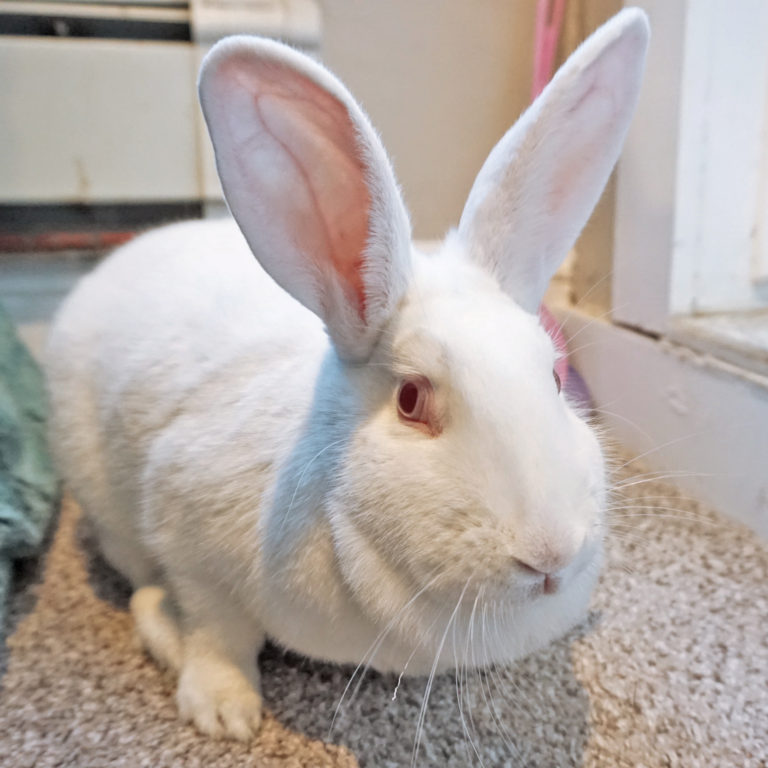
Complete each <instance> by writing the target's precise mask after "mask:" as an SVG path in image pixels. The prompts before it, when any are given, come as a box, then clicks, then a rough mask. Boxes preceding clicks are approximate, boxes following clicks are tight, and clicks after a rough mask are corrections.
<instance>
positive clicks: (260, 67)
mask: <svg viewBox="0 0 768 768" xmlns="http://www.w3.org/2000/svg"><path fill="white" fill-rule="evenodd" d="M199 91H200V101H201V104H202V107H203V112H204V114H205V119H206V122H207V124H208V130H209V132H210V134H211V139H212V141H213V146H214V149H215V153H216V166H217V169H218V172H219V177H220V178H221V183H222V186H223V188H224V194H225V196H226V198H227V203H228V204H229V207H230V210H231V211H232V214H233V215H234V217H235V219H236V220H237V222H238V224H239V226H240V229H241V230H242V232H243V234H244V235H245V238H246V240H247V241H248V244H249V245H250V247H251V249H252V250H253V252H254V254H255V255H256V258H257V259H258V260H259V262H260V263H261V265H262V266H263V267H264V268H265V269H266V271H267V272H269V274H270V275H272V277H273V278H274V279H275V280H276V281H277V282H278V283H279V284H280V285H281V286H282V287H283V288H285V289H286V290H287V291H288V292H289V293H291V294H292V295H293V296H294V297H295V298H297V299H298V300H299V301H301V302H302V303H303V304H304V305H305V306H306V307H307V308H309V309H311V310H312V311H313V312H315V313H316V314H317V315H318V316H319V317H320V318H321V319H322V320H323V321H324V322H325V324H326V327H327V328H328V331H329V333H330V336H331V338H332V340H333V342H334V344H335V346H336V348H337V350H338V352H339V354H340V355H341V356H342V357H344V358H346V359H352V360H360V359H365V358H366V357H367V356H368V355H369V354H370V351H371V348H372V347H373V344H374V343H375V341H376V338H377V337H378V335H379V333H380V331H381V328H382V325H383V324H384V322H386V320H387V318H388V317H389V316H390V315H391V313H392V311H393V309H394V307H395V305H396V303H397V301H398V300H399V299H400V297H401V295H402V293H403V291H404V290H405V286H406V283H407V279H408V274H409V269H410V244H411V241H410V224H409V221H408V214H407V213H406V211H405V208H404V206H403V203H402V200H401V198H400V194H399V191H398V188H397V185H396V183H395V178H394V174H393V172H392V168H391V166H390V164H389V161H388V159H387V156H386V154H385V152H384V149H383V147H382V146H381V143H380V141H379V139H378V137H377V136H376V134H375V132H374V131H373V129H372V128H371V126H370V124H369V122H368V119H367V118H366V117H365V115H364V114H363V112H362V110H361V109H360V108H359V107H358V106H357V104H356V102H355V101H354V99H353V98H352V96H351V95H350V94H349V92H348V91H347V90H346V89H345V88H344V86H343V85H342V84H341V83H340V82H339V81H338V80H337V79H336V78H335V77H334V76H333V75H331V74H330V73H329V72H328V71H327V70H326V69H324V68H323V67H322V66H320V65H319V64H317V63H316V62H314V61H312V60H311V59H309V58H308V57H307V56H304V55H303V54H301V53H298V52H297V51H294V50H293V49H291V48H288V47H287V46H285V45H281V44H280V43H276V42H274V41H270V40H264V39H260V38H253V37H244V36H243V37H232V38H228V39H226V40H224V41H222V42H221V43H219V44H217V45H216V46H215V47H214V48H213V49H212V50H211V52H210V53H209V54H208V56H207V57H206V59H205V61H204V62H203V66H202V69H201V73H200V81H199Z"/></svg>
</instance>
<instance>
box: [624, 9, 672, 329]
mask: <svg viewBox="0 0 768 768" xmlns="http://www.w3.org/2000/svg"><path fill="white" fill-rule="evenodd" d="M633 4H636V5H639V6H641V7H642V8H644V9H645V11H646V12H647V13H648V16H649V19H650V23H651V43H650V47H649V49H648V58H647V64H646V72H645V79H644V82H643V88H642V90H641V92H640V99H639V102H638V106H637V111H636V113H635V117H634V119H633V121H632V125H631V127H630V130H629V135H628V136H627V141H626V144H625V146H624V151H623V153H622V156H621V160H620V161H619V168H618V177H617V185H616V212H615V230H614V266H613V287H612V294H613V313H614V317H615V318H616V319H617V320H619V321H621V322H624V323H627V324H628V325H633V326H637V327H640V328H646V329H649V330H652V331H658V332H661V331H663V329H664V326H665V324H666V319H667V316H668V315H669V275H670V272H671V258H672V243H673V238H674V216H675V195H676V183H677V180H676V158H677V153H678V139H677V125H678V114H679V110H680V82H681V72H682V63H683V62H682V45H681V40H682V37H683V29H684V23H685V14H686V8H687V2H682V0H680V1H678V0H675V2H670V1H669V0H641V2H637V3H633Z"/></svg>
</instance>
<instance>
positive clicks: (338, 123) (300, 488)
mask: <svg viewBox="0 0 768 768" xmlns="http://www.w3.org/2000/svg"><path fill="white" fill-rule="evenodd" d="M646 36H647V25H646V21H645V18H644V16H643V15H642V14H641V13H640V12H638V11H624V12H622V13H621V14H619V15H618V16H617V17H616V18H615V19H614V20H613V21H612V22H609V24H608V25H606V27H604V28H603V29H601V30H600V31H598V32H597V33H596V35H595V36H594V37H593V38H592V39H591V40H590V41H588V42H587V43H586V44H585V45H584V46H583V47H582V48H581V49H579V51H578V52H577V53H576V54H575V55H574V57H573V58H572V59H571V60H570V61H569V63H568V64H567V65H566V69H565V71H566V73H567V76H566V75H560V76H559V78H560V80H559V82H560V83H561V84H562V85H557V82H558V81H557V80H556V83H555V84H553V86H552V87H551V88H550V89H548V91H547V92H546V93H545V95H544V97H543V98H544V104H543V106H538V107H533V108H532V110H531V111H529V113H527V114H526V117H525V118H524V119H523V123H522V127H521V128H519V129H513V131H515V130H517V131H518V132H519V133H518V136H517V138H515V139H514V141H513V142H512V143H513V144H514V145H515V147H516V149H515V151H513V152H507V150H506V149H505V147H506V146H507V145H508V144H509V143H510V141H511V140H510V139H509V138H508V137H509V135H510V134H508V135H507V137H505V138H504V139H502V142H501V144H500V145H499V146H500V147H501V149H498V148H497V150H494V152H493V153H492V155H491V158H490V159H489V161H488V163H486V166H485V167H484V169H483V171H482V172H481V174H480V177H479V179H478V182H477V184H476V185H475V189H474V190H473V192H472V195H471V196H470V200H469V201H468V203H467V210H466V211H465V215H464V217H463V218H462V224H461V226H460V228H459V230H458V232H456V233H453V234H452V235H451V236H449V238H448V239H447V241H446V243H445V245H444V247H443V249H442V250H441V252H440V253H438V254H436V255H434V256H430V257H426V256H424V255H421V254H419V253H417V252H416V251H414V250H413V249H412V248H411V247H410V245H409V233H408V221H407V215H406V214H405V211H404V209H403V207H402V203H401V202H400V197H399V193H398V190H397V188H396V186H395V182H394V178H393V176H392V172H391V169H390V166H389V163H388V161H387V159H386V156H385V154H384V151H383V149H382V148H381V146H380V143H379V141H378V139H377V137H376V135H375V134H374V132H373V130H372V129H371V128H370V126H369V125H368V122H367V119H366V118H365V117H364V116H363V114H362V112H361V111H360V109H359V107H357V105H356V104H355V102H354V101H353V100H352V97H351V96H350V95H349V94H348V93H347V91H346V90H345V89H344V88H343V86H342V85H341V84H340V83H339V82H338V81H337V80H336V79H335V78H333V76H332V75H330V74H329V73H328V72H327V71H325V70H324V69H323V68H322V67H321V66H320V65H318V64H316V63H314V62H312V61H311V60H309V59H307V58H305V57H303V56H301V55H300V54H298V53H296V52H295V51H292V50H290V49H288V48H286V47H284V46H282V45H279V44H277V43H274V42H269V41H264V40H259V39H256V38H236V39H234V40H231V41H224V42H222V43H220V44H219V45H217V46H216V47H215V48H214V49H213V51H212V52H211V54H210V55H209V57H208V58H207V59H206V62H205V63H204V66H203V71H202V75H201V98H202V102H203V105H204V108H205V113H206V119H207V120H208V123H209V127H210V129H211V134H212V137H213V140H214V144H215V147H216V153H217V162H218V165H219V170H220V174H221V176H222V180H223V183H224V188H225V190H226V194H227V199H228V202H229V204H230V206H231V208H232V211H233V213H234V215H235V218H236V219H237V221H238V224H239V226H240V228H241V229H242V231H243V232H244V234H245V238H244V237H243V235H241V233H240V231H239V230H238V227H237V225H236V224H235V223H234V222H233V221H231V220H226V221H222V222H193V223H186V224H179V225H175V226H171V227H167V228H165V229H162V230H158V231H155V232H150V233H148V234H146V235H144V236H142V237H140V238H138V239H136V240H135V241H133V242H132V243H130V244H129V245H127V246H125V247H123V248H121V249H119V250H118V251H117V252H116V253H115V254H114V255H113V256H112V257H110V258H109V259H107V260H106V261H105V262H104V263H103V264H102V265H101V266H100V267H99V268H98V269H96V270H95V271H94V272H93V273H92V274H91V275H90V276H89V277H87V278H86V279H85V280H83V281H82V283H81V284H80V286H79V287H78V288H77V289H76V291H75V292H74V293H73V295H72V296H71V297H70V298H69V299H68V300H67V302H66V303H65V305H64V307H63V308H62V310H61V312H60V315H59V317H58V319H57V321H56V323H55V325H54V328H53V331H52V334H51V338H50V344H49V365H48V373H49V381H50V390H51V398H52V406H53V419H52V438H53V444H54V447H55V451H56V454H57V457H58V461H59V465H60V467H61V470H62V472H63V474H64V477H65V478H66V479H67V481H68V483H69V485H70V487H71V488H72V490H73V492H74V494H75V495H76V497H77V498H78V500H79V501H80V503H81V504H82V506H83V508H84V509H85V511H86V513H87V514H88V515H89V516H90V517H91V518H92V519H93V521H94V523H95V525H96V528H97V530H98V532H99V536H100V541H101V546H102V548H103V550H104V553H105V555H106V557H107V558H108V559H109V560H110V561H111V562H112V563H113V565H115V567H117V568H118V569H119V570H120V571H122V572H123V573H124V574H125V575H126V576H127V577H128V578H129V579H130V580H131V581H132V583H133V586H134V587H135V589H136V590H137V591H136V593H135V594H134V597H133V600H132V611H133V614H134V616H135V620H136V626H137V630H138V632H139V634H140V636H141V638H142V641H143V643H144V645H145V647H146V648H147V649H148V650H149V651H150V652H151V653H152V654H153V655H154V656H155V657H157V658H158V659H159V660H160V661H161V662H163V663H164V664H166V665H168V666H170V667H171V668H173V669H176V670H177V671H178V673H179V690H178V702H179V708H180V712H181V714H182V715H183V716H184V717H186V718H189V719H192V720H194V722H195V723H196V724H197V726H198V727H199V728H201V729H202V730H204V731H206V732H208V733H211V734H219V733H223V734H226V735H229V736H233V737H236V738H243V739H244V738H248V737H249V736H250V735H251V733H252V732H253V731H254V730H255V729H256V728H257V727H258V723H259V718H260V703H259V697H258V693H257V690H258V673H257V669H256V666H255V658H256V651H257V650H258V648H259V647H260V646H261V644H262V643H263V641H264V637H265V635H268V636H270V637H272V638H274V639H275V640H276V641H277V642H279V643H281V644H283V645H285V646H287V647H289V648H293V649H295V650H297V651H299V652H302V653H305V654H308V655H311V656H314V657H318V658H323V659H328V660H332V661H338V662H352V663H358V662H360V661H361V660H364V659H365V660H366V661H368V660H370V661H371V663H372V665H373V666H374V667H376V668H378V669H382V670H394V671H396V672H401V671H402V670H403V668H404V667H405V666H406V665H407V671H408V672H409V673H423V672H426V671H429V670H430V669H431V668H432V666H433V664H434V665H435V666H436V668H438V669H443V668H446V667H448V666H452V665H453V664H454V663H455V662H456V661H459V662H460V663H467V664H469V665H473V666H474V665H479V664H489V663H492V662H497V661H498V662H507V661H511V660H513V659H515V658H518V657H519V656H521V655H522V654H525V653H527V652H529V651H531V650H533V649H534V648H536V647H539V646H540V645H542V644H544V643H546V642H548V641H549V640H551V639H552V638H553V637H555V636H557V635H558V634H560V633H562V632H563V631H564V630H566V629H567V628H568V627H570V626H571V625H572V624H573V623H574V622H575V621H577V620H578V619H579V617H580V616H581V615H582V613H583V611H584V608H585V606H586V603H587V600H588V597H589V593H590V590H591V587H592V585H593V583H594V580H595V576H596V571H597V567H598V564H599V556H600V549H601V536H600V522H601V516H602V507H603V503H604V494H605V487H604V484H605V480H604V471H603V461H602V456H601V452H600V448H599V445H598V442H597V440H596V438H595V435H594V434H593V432H592V431H591V429H590V428H589V427H588V426H587V425H586V424H585V423H584V422H583V421H582V420H581V419H580V418H579V417H578V416H577V415H576V414H575V413H574V412H573V411H572V410H571V409H570V408H569V407H568V405H567V403H566V402H565V400H564V399H563V397H561V396H559V395H558V393H557V389H556V387H555V383H554V381H553V377H552V367H553V361H554V356H555V352H554V349H553V346H552V343H551V341H550V339H549V337H548V336H547V334H546V333H545V332H544V330H543V329H542V328H541V327H540V325H539V322H538V319H537V317H536V316H535V315H534V314H532V313H531V312H529V311H526V309H531V301H532V299H531V297H532V296H538V295H539V294H540V291H541V285H542V284H543V283H544V282H545V281H546V279H548V275H549V273H550V272H551V271H552V268H553V267H552V264H553V260H556V259H555V257H554V256H552V255H551V254H550V251H552V250H558V251H559V252H558V253H557V254H556V256H557V258H562V257H563V256H564V254H565V252H566V250H567V246H568V244H569V242H570V241H571V240H572V238H573V237H575V232H576V231H577V230H578V228H580V227H581V225H582V224H583V220H584V219H585V218H586V216H588V214H589V211H590V209H591V206H592V205H593V204H594V202H595V199H596V195H597V194H598V193H599V189H597V186H599V184H601V183H602V181H600V180H601V179H602V180H603V181H604V178H605V177H606V176H607V173H608V171H609V170H610V167H611V166H612V164H613V162H614V160H615V157H616V155H617V153H618V148H619V145H620V142H621V138H622V136H623V134H624V132H625V130H626V125H627V122H628V120H629V117H630V115H631V111H632V110H631V108H632V104H633V102H634V99H635V97H636V95H637V93H636V92H637V84H638V82H639V73H640V70H641V68H642V60H643V51H644V41H645V37H646ZM638 41H641V42H642V44H640V42H638ZM617 56H619V59H620V62H621V67H616V66H615V59H616V57H617ZM606 62H607V63H606ZM596 72H599V76H598V75H596V74H595V73H596ZM596 76H597V77H598V79H599V80H600V82H601V83H603V82H605V83H606V88H608V89H609V91H610V92H611V93H612V94H620V96H621V98H620V100H621V102H622V105H623V106H621V107H620V109H618V111H617V112H616V114H617V115H618V116H617V117H613V118H611V119H605V115H604V113H603V112H601V111H599V114H598V115H596V117H595V120H594V124H592V123H591V122H590V114H592V110H593V108H594V106H595V105H594V103H593V100H591V99H589V98H586V99H581V98H577V99H576V102H575V103H574V99H573V98H572V96H573V94H574V93H582V92H583V91H584V89H585V88H587V85H586V84H587V83H592V82H593V81H594V79H595V77H596ZM612 98H613V97H612ZM617 98H618V96H617ZM583 110H586V113H584V114H582V112H583ZM566 113H568V114H570V118H569V119H572V120H574V121H575V122H576V124H577V128H578V135H579V136H580V137H581V139H580V140H579V141H578V142H575V143H574V145H573V149H572V150H571V149H569V146H570V145H569V143H568V142H566V141H563V127H562V125H561V123H563V121H564V119H565V114H566ZM612 114H613V113H612ZM549 137H554V138H552V139H551V141H554V145H553V146H552V147H551V148H550V149H551V152H548V151H545V149H544V148H542V147H540V146H538V145H539V144H540V143H541V144H542V145H547V143H548V142H549V141H550V138H549ZM532 144H535V145H536V146H532ZM585 144H586V145H589V146H591V147H593V148H594V149H595V151H594V152H593V154H592V155H591V156H590V158H589V163H594V164H595V165H596V166H599V170H595V171H594V172H587V171H586V170H585V167H584V166H585V162H586V161H585V160H584V157H583V151H584V146H585ZM597 148H599V151H597ZM530 153H532V154H530ZM573 153H576V156H574V155H573ZM555 159H557V160H558V163H555ZM569 163H570V165H569ZM553 164H557V165H558V167H566V168H570V169H573V168H574V167H577V168H578V169H579V171H580V173H576V174H575V175H571V176H569V179H570V180H571V181H572V183H573V185H574V188H573V189H569V193H568V196H567V198H568V201H569V202H568V203H567V205H566V208H567V209H568V210H567V212H566V213H567V215H566V213H563V210H562V207H558V206H555V207H554V208H552V206H551V205H550V206H549V208H550V209H551V211H550V212H551V218H549V219H547V213H546V211H547V210H548V208H547V206H548V203H547V200H548V196H551V195H553V194H554V195H555V196H556V197H557V201H558V202H561V201H562V194H561V193H562V184H561V183H560V182H557V181H554V182H553V181H552V167H553ZM534 165H535V167H534ZM513 167H520V168H523V169H524V172H523V173H522V176H520V177H519V178H520V183H521V184H522V185H523V187H520V188H518V187H517V186H515V185H514V184H513V185H511V186H510V184H509V183H508V177H509V175H510V174H512V172H513ZM539 167H542V168H543V171H542V173H544V176H545V177H546V178H545V179H544V181H542V179H541V178H540V177H539V172H538V171H537V170H536V169H537V168H539ZM335 168H338V169H339V171H338V175H337V174H336V173H335V170H334V169H335ZM596 179H597V180H596ZM527 188H530V189H531V198H530V210H528V209H527V208H526V206H528V205H529V203H528V202H527V195H526V189H527ZM478 190H479V191H478ZM580 195H584V196H585V198H586V202H584V203H579V202H578V200H577V198H579V196H580ZM504 199H508V200H509V201H510V202H511V203H512V205H513V208H514V210H513V214H514V222H516V223H515V227H516V228H520V229H521V230H523V231H525V234H524V238H523V240H521V241H519V242H516V244H514V247H511V246H509V245H506V246H505V245H504V244H503V243H505V242H507V240H508V236H507V235H508V233H507V232H506V224H505V222H504V216H503V215H502V213H501V207H502V205H503V200H504ZM489 200H492V201H493V202H492V203H489V202H488V201H489ZM497 208H498V210H497ZM486 209H487V210H486ZM491 210H492V212H491V213H488V211H491ZM528 213H530V215H531V216H532V217H533V219H534V223H533V224H531V226H530V227H529V228H528V229H527V230H526V227H527V222H528V218H527V214H528ZM577 218H578V221H577ZM545 219H546V221H544V220H545ZM361 232H362V233H363V234H364V235H365V237H364V238H362V239H361V237H360V233H361ZM350 233H351V234H350ZM500 233H501V234H500ZM537 233H538V235H539V236H540V237H542V238H544V240H545V241H546V242H544V243H542V242H537V241H536V236H537ZM313 244H315V245H316V248H315V247H314V245H313ZM523 246H525V247H524V248H523ZM543 253H546V254H547V256H546V259H544V260H543V261H540V260H537V259H538V256H539V255H540V254H543ZM253 254H255V255H256V256H257V258H258V260H259V262H260V263H261V265H262V267H263V268H264V269H266V271H267V272H268V273H269V274H270V275H272V277H274V278H275V280H277V281H278V282H279V283H280V285H282V286H283V287H284V288H285V289H287V290H288V291H289V292H290V293H291V294H293V296H294V297H295V298H292V297H291V296H289V295H288V294H286V293H285V292H284V291H283V290H282V289H281V288H280V287H279V286H278V285H277V284H276V283H275V282H273V280H272V279H270V277H269V275H268V274H267V273H266V272H265V271H264V269H262V268H261V267H260V266H259V263H257V262H256V261H255V260H254V258H253ZM532 256H533V258H532ZM521 260H522V262H523V266H521V267H519V268H518V267H515V266H514V264H515V263H517V262H518V261H521ZM521 297H528V298H527V299H525V300H524V299H523V298H521ZM300 302H301V303H300ZM302 304H304V306H302ZM521 304H522V306H523V307H524V308H521ZM307 308H309V309H311V310H312V312H310V311H308V309H307ZM323 325H325V329H326V330H327V332H328V336H330V341H329V339H328V336H326V333H325V331H324V328H323ZM412 374H419V375H422V376H426V377H428V378H429V379H430V381H431V382H432V384H433V386H434V396H435V403H436V408H437V412H438V413H439V414H440V426H441V432H440V434H438V435H436V436H432V435H428V434H425V433H424V432H422V431H420V430H418V429H414V428H413V427H412V426H410V425H408V424H406V423H403V422H402V421H401V420H400V419H399V418H398V415H397V408H396V397H397V395H396V393H397V389H398V384H399V382H400V381H401V380H402V378H403V377H405V376H408V375H412ZM526 566H529V567H526ZM531 568H535V569H538V570H539V571H541V572H542V573H539V574H535V573H533V572H532V571H531ZM544 572H546V573H548V574H550V575H551V576H552V578H555V579H557V580H558V581H559V584H560V588H559V590H558V591H557V593H556V594H541V591H540V590H541V587H542V584H543V579H544V576H543V573H544ZM481 626H482V627H486V628H487V632H488V634H486V635H485V636H484V637H483V638H482V641H477V642H481V643H482V646H481V647H480V648H478V647H477V646H476V645H470V643H469V642H468V638H469V637H470V634H471V635H472V636H473V637H474V636H480V634H481V629H480V627H481ZM382 633H383V634H382ZM377 639H380V640H381V642H380V644H379V645H377V646H376V642H377ZM373 646H375V648H376V651H375V654H374V655H373V658H372V659H369V658H368V656H367V654H368V653H369V651H370V649H371V648H372V647H373Z"/></svg>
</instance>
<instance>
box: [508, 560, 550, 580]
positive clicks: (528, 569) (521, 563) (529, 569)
mask: <svg viewBox="0 0 768 768" xmlns="http://www.w3.org/2000/svg"><path fill="white" fill-rule="evenodd" d="M512 560H513V561H514V563H515V565H516V566H517V567H518V568H519V569H520V570H521V571H523V572H524V573H530V574H533V575H534V576H536V575H540V576H543V575H544V571H540V570H539V569H538V568H535V567H534V566H532V565H531V564H530V563H526V562H525V560H521V559H520V558H519V557H513V558H512Z"/></svg>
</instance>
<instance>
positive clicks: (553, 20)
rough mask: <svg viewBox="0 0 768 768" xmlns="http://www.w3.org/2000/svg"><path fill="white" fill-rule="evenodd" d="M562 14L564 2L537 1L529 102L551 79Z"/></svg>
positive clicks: (561, 24)
mask: <svg viewBox="0 0 768 768" xmlns="http://www.w3.org/2000/svg"><path fill="white" fill-rule="evenodd" d="M564 13H565V0H539V3H538V6H537V8H536V40H535V48H534V58H533V84H532V86H531V101H533V100H534V99H535V98H536V97H537V96H538V95H539V94H540V93H541V92H542V91H543V90H544V87H545V86H546V84H547V83H548V82H549V79H550V78H551V77H552V69H553V67H554V64H555V54H556V53H557V41H558V39H559V38H560V29H561V28H562V26H563V15H564Z"/></svg>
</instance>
